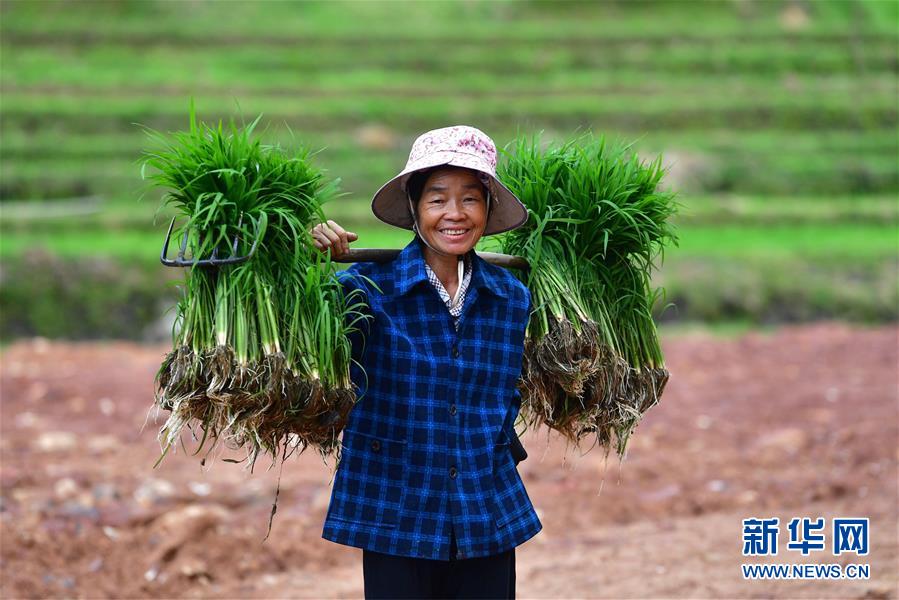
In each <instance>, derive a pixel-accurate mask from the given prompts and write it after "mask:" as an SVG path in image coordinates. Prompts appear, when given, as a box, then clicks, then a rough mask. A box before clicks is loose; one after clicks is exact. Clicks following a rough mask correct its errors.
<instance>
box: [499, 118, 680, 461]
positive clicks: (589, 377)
mask: <svg viewBox="0 0 899 600" xmlns="http://www.w3.org/2000/svg"><path fill="white" fill-rule="evenodd" d="M630 148H631V146H630V145H622V144H618V145H611V144H608V143H607V142H606V140H605V138H604V137H601V136H600V137H596V136H594V135H593V134H590V133H588V134H584V135H581V136H579V137H577V138H574V139H571V140H568V141H566V142H563V143H561V144H557V145H546V146H545V147H544V146H543V145H542V144H541V141H540V137H539V136H533V137H531V138H526V137H520V138H518V139H517V140H515V141H514V142H513V143H512V144H510V145H509V146H507V147H506V148H505V149H504V151H503V160H502V161H501V163H500V165H499V169H498V172H499V175H500V177H501V179H502V180H503V181H504V182H505V183H506V184H507V185H508V186H509V188H510V189H511V190H512V191H513V192H514V193H515V194H516V195H517V196H518V197H519V198H520V199H521V201H522V202H523V203H524V204H525V206H527V208H528V212H529V218H528V221H527V223H526V224H525V225H524V226H522V227H520V228H518V229H515V230H512V231H510V232H508V233H507V234H504V235H503V236H502V237H501V238H500V248H501V251H502V252H505V253H507V254H514V255H518V256H523V257H525V258H526V259H527V260H528V262H529V264H530V270H529V271H528V273H527V275H526V277H525V281H524V283H525V284H526V285H527V286H528V288H529V289H530V291H531V294H532V301H533V311H532V314H531V319H530V322H529V324H528V329H527V336H526V341H525V353H524V360H523V369H522V378H521V380H520V382H519V388H520V391H521V394H522V411H521V412H522V415H523V418H524V420H525V421H526V423H527V426H528V427H532V426H534V427H535V426H539V425H540V424H546V425H547V426H549V427H550V428H552V429H555V430H557V431H559V432H561V433H562V434H563V435H564V436H565V437H566V438H567V439H569V440H570V441H572V442H574V443H575V444H579V443H580V441H581V440H582V439H583V438H584V437H585V436H587V435H591V434H592V435H594V436H595V437H596V440H597V442H598V443H599V444H600V445H602V446H603V447H604V448H605V450H606V452H607V453H608V451H609V450H610V449H611V447H612V446H613V445H614V446H615V449H616V452H617V454H618V455H619V457H623V455H624V453H625V450H626V444H627V440H628V438H629V436H630V434H631V433H632V431H633V429H634V428H635V427H636V426H637V424H638V423H639V421H640V419H641V417H642V415H643V414H644V413H645V412H646V411H647V410H648V409H649V408H651V407H652V406H654V405H655V404H656V403H657V402H658V401H659V399H660V397H661V395H662V392H663V390H664V386H665V383H666V382H667V380H668V371H667V370H666V369H665V366H664V357H663V356H662V351H661V348H660V346H659V340H658V334H657V331H656V328H655V324H654V322H653V320H652V307H653V305H654V303H655V302H656V300H657V299H658V298H659V292H660V290H653V289H652V288H651V281H650V273H651V271H652V269H654V268H655V266H656V265H655V260H656V258H658V257H659V256H662V257H663V249H664V247H665V246H666V245H668V244H670V243H674V244H675V245H676V244H677V237H676V235H675V233H674V231H673V229H672V226H671V225H670V223H669V220H670V217H671V216H672V215H673V214H674V213H675V212H676V209H677V206H678V203H676V202H675V201H674V194H673V193H671V192H664V191H661V190H659V182H660V180H661V177H662V175H663V174H664V172H663V170H662V168H661V161H660V159H659V160H656V161H654V162H652V163H649V164H646V163H644V162H643V161H641V160H640V159H639V157H637V156H636V154H635V153H633V152H631V150H630Z"/></svg>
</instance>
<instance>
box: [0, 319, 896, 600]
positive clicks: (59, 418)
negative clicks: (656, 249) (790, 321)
mask: <svg viewBox="0 0 899 600" xmlns="http://www.w3.org/2000/svg"><path fill="white" fill-rule="evenodd" d="M897 334H899V329H897V328H895V327H889V328H879V329H860V328H854V327H850V326H848V325H842V324H837V323H829V324H819V325H813V326H805V327H791V328H783V329H779V330H777V331H776V332H774V333H771V334H767V333H765V334H763V333H750V334H748V335H744V336H742V337H740V338H737V339H729V340H728V339H719V338H716V337H714V336H711V335H708V334H704V333H689V334H679V335H677V336H675V335H670V336H665V337H664V340H665V343H664V347H665V353H666V356H667V357H668V367H669V370H670V371H671V380H670V382H669V383H668V387H667V389H666V391H665V397H664V398H663V399H662V402H661V404H659V405H658V406H657V407H655V408H654V409H652V411H650V413H649V415H648V416H647V418H646V419H645V420H644V422H643V423H642V424H641V425H640V427H639V428H638V429H637V432H636V434H635V435H634V437H633V439H632V442H631V445H630V448H629V455H628V457H627V459H626V460H625V461H624V463H623V464H622V465H621V466H620V468H619V465H618V462H617V460H616V459H615V458H614V456H612V457H610V459H609V461H608V466H607V468H606V470H605V471H603V461H602V453H601V452H600V451H599V450H598V449H594V450H593V451H591V452H589V453H587V454H585V455H584V456H580V453H579V452H577V451H575V450H574V449H570V450H569V451H568V453H567V454H566V451H565V445H564V443H563V442H562V441H561V440H560V439H558V438H556V437H555V436H550V437H549V441H547V435H546V432H545V430H543V431H538V432H529V433H528V434H526V435H525V436H524V443H525V446H526V447H527V449H528V452H529V453H530V457H529V458H528V459H527V460H526V461H524V462H523V463H521V465H520V466H519V469H520V471H521V473H522V476H523V478H524V481H525V484H526V485H527V489H528V493H529V495H530V496H531V498H532V500H533V501H534V504H535V506H537V508H538V510H539V514H540V517H541V520H542V521H543V524H544V529H543V531H541V532H540V533H539V534H537V536H536V537H534V538H532V539H531V540H529V541H528V542H526V543H525V544H523V545H521V546H519V547H518V548H517V549H516V559H517V578H518V584H517V585H518V596H519V597H522V598H530V597H534V598H645V597H652V598H687V597H690V598H700V597H702V598H707V597H714V598H756V597H759V598H761V597H779V598H787V597H790V598H896V597H897V580H899V566H897V565H899V560H897V559H899V551H897V522H899V515H897V460H899V450H897V434H899V432H897V426H899V403H897V400H899V397H897V392H899V390H897V366H899V357H897ZM165 350H166V349H165V348H164V347H162V346H157V347H146V346H139V345H133V344H128V343H105V344H103V343H101V344H71V343H51V342H47V341H43V340H33V341H28V342H21V343H17V344H15V345H13V346H11V347H9V348H8V349H7V350H6V351H5V352H4V353H3V355H2V371H0V374H2V389H0V391H2V401H0V417H2V442H0V451H2V453H0V459H2V468H0V483H2V497H0V502H2V505H0V517H2V519H0V534H2V538H0V540H2V563H0V578H2V589H0V592H2V596H3V597H4V598H38V597H53V598H64V597H67V598H102V597H118V598H143V597H155V598H176V597H179V598H199V597H208V598H312V597H315V598H333V597H341V598H351V597H361V596H362V590H363V588H362V568H361V550H359V549H356V548H349V547H345V546H339V545H336V544H332V543H331V542H328V541H325V540H323V539H321V537H320V536H321V528H322V522H323V519H324V514H325V511H326V509H327V504H328V497H329V489H330V488H329V483H330V475H331V473H330V469H329V467H328V466H326V465H325V464H324V463H323V462H322V460H321V459H320V458H319V457H318V456H317V455H315V454H313V453H312V452H311V451H310V452H307V453H306V454H305V455H303V456H301V457H299V458H293V459H291V460H290V461H288V462H287V463H286V466H285V468H284V472H283V479H282V481H281V495H280V501H279V510H278V514H277V516H276V518H275V524H274V528H273V531H272V534H271V537H270V538H269V539H268V541H266V542H265V543H261V540H262V538H263V536H264V535H265V531H266V526H267V523H268V513H269V510H270V506H271V501H272V498H273V495H274V490H275V483H276V480H277V475H278V469H277V468H274V469H272V470H270V471H266V468H267V467H268V464H269V462H268V461H260V462H259V463H257V468H256V473H255V474H253V475H252V476H248V475H247V474H246V473H245V472H244V471H243V470H242V468H241V466H239V465H234V464H230V463H225V462H222V461H221V460H220V458H221V457H222V456H227V455H228V454H226V453H223V454H221V455H219V456H217V457H216V459H215V460H210V461H208V462H207V467H206V468H201V466H200V464H199V457H192V456H189V455H187V454H185V453H184V452H183V451H182V450H181V449H179V451H178V453H177V454H174V455H171V454H170V455H169V456H167V457H166V459H165V460H164V461H163V463H162V464H161V465H160V467H159V468H157V469H155V470H154V469H153V468H152V465H153V462H154V461H155V460H156V458H157V456H158V454H159V446H158V444H157V442H156V440H155V435H156V431H157V429H158V427H159V425H161V423H162V419H161V415H160V417H159V419H158V420H156V421H154V419H153V416H152V415H151V417H150V419H149V421H148V423H147V425H146V428H144V430H143V431H142V432H141V426H142V425H144V421H145V419H146V416H147V412H148V409H149V408H150V405H151V403H152V379H153V375H154V373H155V370H156V368H157V367H158V364H159V361H160V359H161V358H162V355H163V354H164V352H165ZM185 439H186V437H185ZM191 446H192V444H188V447H189V448H190V447H191ZM230 456H232V457H235V456H236V455H234V454H231V455H230ZM210 463H211V468H210ZM601 483H602V490H601V494H599V493H598V492H599V491H600V487H601ZM775 516H776V517H780V519H781V524H782V533H781V541H780V545H779V548H780V553H779V555H778V556H777V557H775V558H772V559H770V560H768V561H767V562H780V563H791V564H797V563H807V562H816V563H835V562H838V563H842V564H847V563H868V564H870V566H871V567H870V568H871V578H870V579H869V580H851V581H850V580H844V581H774V582H772V581H744V580H743V579H742V575H741V572H740V566H739V565H740V563H742V562H764V561H763V560H761V559H748V560H747V559H744V558H743V557H742V556H741V549H742V524H741V520H742V519H744V518H749V517H775ZM819 516H821V517H826V518H827V525H828V527H829V526H830V519H832V518H834V517H839V516H852V517H870V519H871V533H870V536H871V541H870V545H871V551H870V555H869V556H867V557H864V558H859V557H855V556H851V555H850V556H849V557H846V556H840V557H833V556H831V555H830V549H831V545H830V544H829V543H828V545H827V549H826V551H825V552H817V553H813V554H812V555H811V556H809V557H807V558H803V557H802V556H801V554H800V553H798V552H795V551H790V550H787V549H786V541H787V540H786V523H787V522H788V521H789V520H790V518H792V517H819ZM828 540H829V536H828Z"/></svg>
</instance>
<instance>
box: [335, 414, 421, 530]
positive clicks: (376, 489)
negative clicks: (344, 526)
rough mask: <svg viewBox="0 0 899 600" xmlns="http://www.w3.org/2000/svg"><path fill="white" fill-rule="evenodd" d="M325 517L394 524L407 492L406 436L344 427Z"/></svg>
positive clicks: (383, 524) (384, 524) (381, 524)
mask: <svg viewBox="0 0 899 600" xmlns="http://www.w3.org/2000/svg"><path fill="white" fill-rule="evenodd" d="M343 440H344V441H343V448H342V450H341V458H340V465H339V466H338V472H337V475H336V476H335V479H334V492H333V494H332V500H331V507H330V513H329V515H328V518H330V519H334V520H337V521H349V522H352V523H364V524H368V525H376V526H378V527H388V528H389V527H396V526H397V523H398V522H399V512H400V510H401V508H402V506H403V500H404V499H405V494H406V485H405V478H406V465H407V462H408V448H409V446H408V444H407V443H406V440H392V439H388V438H385V437H381V436H376V435H371V434H367V433H362V432H358V431H351V430H346V429H345V430H344V437H343Z"/></svg>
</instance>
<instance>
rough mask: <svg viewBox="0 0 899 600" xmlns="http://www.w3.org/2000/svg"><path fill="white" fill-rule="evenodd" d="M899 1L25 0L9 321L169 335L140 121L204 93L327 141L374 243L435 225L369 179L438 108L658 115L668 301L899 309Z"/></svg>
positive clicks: (718, 306) (763, 316) (353, 220)
mask: <svg viewBox="0 0 899 600" xmlns="http://www.w3.org/2000/svg"><path fill="white" fill-rule="evenodd" d="M897 7H899V3H896V2H891V1H878V0H870V1H851V2H842V1H828V2H805V1H788V0H783V1H777V0H772V1H750V0H740V1H726V2H725V1H722V2H700V1H696V2H670V1H654V2H634V1H618V2H611V1H607V2H602V3H594V2H529V1H518V2H510V1H491V2H483V1H476V0H469V1H463V2H451V3H446V2H391V3H381V2H351V3H340V2H302V3H293V2H274V1H272V2H262V1H259V2H197V1H178V2H166V1H159V2H155V1H118V2H84V1H82V2H77V3H76V2H41V1H34V2H16V1H9V0H6V1H4V2H3V3H2V4H0V17H2V18H0V61H2V63H0V86H2V87H0V92H2V104H0V216H2V218H0V258H2V269H0V284H2V285H0V337H2V339H3V340H4V341H9V340H10V339H13V338H15V337H17V336H22V335H35V334H37V335H44V336H51V337H70V338H103V337H126V338H136V339H162V338H164V336H165V335H167V333H168V332H167V328H168V325H167V323H166V321H165V318H164V317H163V313H164V312H165V311H166V309H167V308H168V307H170V306H171V304H172V300H173V298H174V297H175V288H174V285H175V283H176V282H177V281H178V278H180V276H181V274H180V273H179V272H178V271H176V270H174V269H166V268H164V267H162V266H161V265H160V263H159V257H158V253H159V250H160V247H161V243H162V239H163V237H164V233H165V226H166V225H167V218H165V215H164V214H162V215H160V216H159V217H157V218H156V220H155V222H154V212H155V211H156V208H157V206H158V204H159V198H160V192H159V191H158V190H149V191H148V190H147V189H146V187H145V184H144V182H142V181H141V178H140V167H139V165H138V159H139V158H140V155H141V151H142V149H144V148H145V147H146V144H147V140H146V138H145V135H144V133H143V131H142V130H141V128H140V127H139V126H138V125H137V124H142V125H147V126H149V127H152V128H154V129H159V130H163V131H173V130H178V129H184V128H186V127H187V125H188V121H187V119H188V104H189V99H190V98H191V97H193V98H194V99H195V102H196V107H197V112H198V116H199V117H200V118H201V119H203V120H207V121H212V120H217V119H219V118H224V119H227V118H229V117H231V116H233V115H239V114H242V115H243V116H244V117H245V118H247V119H248V120H249V119H252V118H253V117H255V116H256V115H258V114H259V113H263V114H264V117H263V122H264V123H265V124H267V125H268V129H267V131H265V132H264V134H263V138H264V139H265V140H267V141H280V142H282V143H283V144H284V145H287V146H291V145H296V144H297V143H298V142H301V143H303V144H305V145H307V146H310V147H311V148H313V149H320V152H319V154H318V164H319V165H320V166H322V167H324V168H325V169H327V171H328V172H329V174H330V175H332V176H339V177H340V178H342V180H343V185H342V187H343V189H344V191H346V192H348V195H346V196H344V197H342V198H340V199H339V200H336V201H334V202H333V203H331V204H329V205H328V207H327V210H326V212H327V213H328V215H329V216H330V217H331V218H334V219H336V220H337V221H339V222H340V223H341V224H343V225H345V226H347V227H348V228H350V229H352V230H354V231H356V232H357V233H359V234H360V240H359V242H358V243H357V245H358V246H360V247H397V248H399V247H402V246H403V245H404V244H405V243H406V242H407V241H408V240H409V239H410V238H409V234H408V233H405V232H402V231H399V230H396V229H391V228H389V227H386V226H381V225H380V224H379V221H377V220H376V219H374V217H373V216H371V213H370V211H369V200H370V198H371V195H372V193H373V192H374V191H375V190H376V189H377V188H378V187H379V186H380V185H381V184H382V183H383V182H384V181H386V180H387V179H388V178H390V177H392V176H393V175H394V174H395V173H396V172H398V171H399V170H400V169H401V168H402V166H403V165H404V164H405V160H406V156H407V153H408V151H409V147H410V146H411V143H412V141H413V140H414V138H415V137H416V136H417V135H418V134H420V133H422V132H423V131H425V130H428V129H432V128H436V127H443V126H447V125H454V124H468V125H473V126H476V127H479V128H481V129H483V130H484V131H486V132H487V133H488V134H489V135H491V136H492V137H493V138H494V140H496V142H497V143H498V144H499V145H501V146H502V145H504V144H505V143H507V142H509V141H510V140H511V139H513V138H514V137H515V136H516V135H517V133H518V132H521V133H526V134H530V133H534V132H537V131H543V132H544V137H545V139H550V140H551V139H562V138H566V137H569V136H571V135H574V134H575V133H577V132H578V131H582V130H584V129H592V130H593V131H595V132H597V133H603V134H606V135H608V136H609V137H611V138H613V139H621V140H626V141H631V140H637V139H639V141H638V142H637V144H636V146H635V147H636V148H637V150H638V151H639V152H640V154H641V155H643V156H645V157H646V158H652V157H654V156H656V155H658V154H662V155H663V158H664V161H663V162H664V164H666V165H667V166H668V168H669V173H668V176H667V178H666V185H667V186H668V187H670V188H673V189H675V190H677V191H678V192H679V197H678V199H679V201H680V202H682V203H684V204H685V205H686V208H685V210H684V211H683V213H682V214H681V215H680V216H679V217H678V219H677V226H678V235H679V237H680V240H681V244H680V247H679V248H670V249H669V250H668V251H667V252H666V254H665V257H664V262H663V263H662V264H661V266H660V270H659V272H658V273H657V275H656V277H655V278H654V282H655V284H656V285H658V286H662V287H664V288H665V289H666V291H667V297H666V298H665V301H666V302H667V303H671V304H673V306H668V307H667V308H664V310H663V306H662V304H659V305H658V306H657V307H656V309H657V310H656V316H657V318H658V320H659V321H660V322H661V323H664V324H671V325H674V324H691V323H699V322H701V323H706V324H713V325H715V326H717V327H720V328H724V329H727V328H733V327H735V326H736V327H737V328H739V327H745V326H750V327H757V326H760V325H762V326H763V325H765V324H773V323H782V322H794V321H808V320H814V319H845V320H851V321H858V322H868V323H876V322H886V321H895V320H897V303H899V284H897V277H896V274H897V226H896V225H897V191H899V161H897V159H899V141H897V140H899V137H897V121H899V109H897V97H899V89H897V88H899V84H897V72H899V47H897V43H899V32H897V23H899V8H897ZM290 131H292V132H293V137H291V134H290ZM141 194H144V195H143V198H142V199H141V200H140V201H138V198H139V197H140V196H141Z"/></svg>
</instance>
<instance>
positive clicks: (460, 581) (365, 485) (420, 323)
mask: <svg viewBox="0 0 899 600" xmlns="http://www.w3.org/2000/svg"><path fill="white" fill-rule="evenodd" d="M372 212H373V213H374V214H375V216H377V217H378V218H379V219H381V220H382V221H384V222H386V223H388V224H390V225H394V226H396V227H400V228H403V229H409V230H412V231H413V232H414V233H415V237H414V239H413V240H412V241H411V242H409V244H408V245H407V246H406V247H405V248H404V249H403V250H402V251H401V252H400V254H399V256H398V257H397V258H396V259H395V260H393V261H392V262H390V263H386V264H374V263H356V264H354V265H353V266H351V267H350V268H349V269H347V270H346V271H342V272H340V273H338V276H339V277H340V278H341V281H342V282H343V283H344V284H345V285H346V286H347V288H348V290H349V291H350V293H352V292H353V291H355V290H362V293H363V295H364V296H365V298H366V304H367V307H368V311H369V313H370V314H369V315H367V316H370V317H372V318H371V319H367V325H366V326H364V331H362V332H360V335H359V337H358V338H357V339H355V340H354V341H353V344H352V345H353V353H354V360H355V361H356V362H357V364H358V365H359V366H360V367H361V369H360V370H358V371H356V373H355V375H354V383H357V384H358V386H359V393H358V396H357V398H358V400H357V402H356V404H355V405H354V407H353V409H352V410H351V412H350V415H349V417H348V421H347V425H346V428H345V429H344V432H343V435H344V438H343V448H344V449H345V450H346V451H347V452H346V458H345V460H341V462H340V464H339V465H338V469H337V473H336V474H335V479H334V489H333V491H332V496H331V502H330V505H329V508H328V514H327V517H326V519H325V525H324V531H323V537H324V538H325V539H328V540H331V541H333V542H336V543H339V544H345V545H349V546H355V547H359V548H362V549H363V574H364V581H365V596H366V598H398V597H403V598H406V597H409V598H413V597H414V598H430V597H440V598H452V597H469V598H474V597H477V598H511V597H514V595H515V547H516V546H518V545H520V544H522V543H524V542H525V541H527V540H528V539H530V538H531V537H533V536H534V535H536V534H537V533H538V532H539V531H540V530H541V529H542V527H543V526H542V524H541V523H540V520H539V519H538V517H537V513H536V511H535V510H534V507H533V504H532V503H531V501H530V498H529V497H528V494H527V492H526V491H525V488H524V483H523V482H522V480H521V477H520V476H519V474H518V470H517V468H516V464H517V462H518V461H519V460H521V459H523V458H524V457H526V456H527V454H526V453H524V456H522V453H521V452H519V451H518V450H517V449H518V448H520V443H519V444H518V445H516V442H518V437H517V435H516V433H515V428H514V423H515V421H516V418H517V416H518V413H519V410H520V408H521V396H520V394H519V392H518V390H517V387H516V386H517V382H518V379H519V377H520V375H521V366H522V355H523V351H524V334H525V329H526V327H527V323H528V316H529V313H530V309H531V299H530V292H529V291H528V289H527V288H526V287H525V286H524V284H522V283H521V282H520V281H519V280H518V279H516V278H515V277H514V276H513V275H512V274H511V273H509V272H508V271H506V270H504V269H502V268H501V267H498V266H495V265H492V264H489V263H487V262H486V261H484V260H483V259H482V258H480V257H479V256H478V255H477V254H476V253H475V251H474V247H475V245H476V244H477V243H478V240H480V239H481V237H483V236H485V235H491V234H494V233H500V232H504V231H508V230H510V229H514V228H516V227H519V226H521V225H522V224H523V223H524V222H525V221H526V220H527V217H528V213H527V210H526V209H525V208H524V205H522V204H521V202H520V201H519V200H518V198H516V197H515V195H514V194H512V192H510V191H509V190H508V188H506V187H505V186H504V185H503V184H502V183H500V181H499V179H497V177H496V146H495V145H494V143H493V141H492V140H491V139H490V138H489V137H487V136H486V135H485V134H484V133H483V132H481V131H479V130H477V129H475V128H473V127H465V126H458V127H446V128H443V129H437V130H434V131H430V132H427V133H425V134H423V135H422V136H420V137H419V138H418V139H416V141H415V143H414V144H413V146H412V150H411V152H410V154H409V161H408V162H407V164H406V168H405V169H404V170H403V171H402V172H401V173H400V174H399V175H397V176H396V177H394V178H393V179H391V180H390V181H388V182H387V183H386V184H384V186H382V187H381V189H380V190H378V192H377V193H376V194H375V195H374V198H373V199H372ZM312 235H313V237H314V238H315V245H316V247H318V248H319V250H321V251H323V252H327V251H328V250H329V249H330V251H331V252H332V254H334V255H336V257H338V258H339V257H341V256H342V255H343V254H345V253H346V252H347V251H348V249H349V244H350V242H352V241H354V240H355V239H356V238H357V237H358V236H356V235H355V234H354V233H352V232H348V231H346V230H344V229H343V228H342V227H340V226H339V225H338V224H337V223H335V222H334V221H327V222H326V223H323V224H321V225H318V226H316V227H315V228H313V231H312ZM363 374H364V376H363ZM516 452H518V453H517V454H516ZM462 559H464V560H462Z"/></svg>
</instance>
